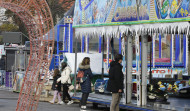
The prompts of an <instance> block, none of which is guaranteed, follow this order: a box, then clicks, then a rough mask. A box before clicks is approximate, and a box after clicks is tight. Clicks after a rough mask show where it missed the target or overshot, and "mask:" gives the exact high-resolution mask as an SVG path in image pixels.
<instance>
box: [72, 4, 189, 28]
mask: <svg viewBox="0 0 190 111" xmlns="http://www.w3.org/2000/svg"><path fill="white" fill-rule="evenodd" d="M189 2H190V0H76V2H75V13H74V27H75V26H77V25H86V24H103V25H104V24H105V25H106V24H112V23H113V24H122V23H127V22H131V21H134V22H135V23H136V24H138V23H143V22H146V23H147V21H150V22H152V23H153V22H156V21H157V22H172V21H174V22H175V21H178V22H180V21H188V20H190V18H189V11H190V3H189ZM182 18H183V19H182ZM184 18H185V19H184ZM166 19H167V20H166ZM168 20H170V21H168Z"/></svg>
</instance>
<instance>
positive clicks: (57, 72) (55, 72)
mask: <svg viewBox="0 0 190 111" xmlns="http://www.w3.org/2000/svg"><path fill="white" fill-rule="evenodd" d="M58 75H60V72H59V69H54V75H53V78H54V77H56V76H58Z"/></svg>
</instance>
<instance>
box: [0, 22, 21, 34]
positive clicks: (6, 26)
mask: <svg viewBox="0 0 190 111" xmlns="http://www.w3.org/2000/svg"><path fill="white" fill-rule="evenodd" d="M0 30H1V31H2V32H17V31H18V30H19V28H18V26H16V25H14V24H9V23H4V24H2V25H1V26H0Z"/></svg>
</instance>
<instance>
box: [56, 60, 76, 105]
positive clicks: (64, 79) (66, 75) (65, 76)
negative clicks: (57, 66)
mask: <svg viewBox="0 0 190 111" xmlns="http://www.w3.org/2000/svg"><path fill="white" fill-rule="evenodd" d="M61 71H62V72H61V77H60V78H58V79H57V82H60V81H61V83H62V86H63V103H62V104H64V103H65V99H66V97H67V98H68V99H69V102H68V103H67V105H70V104H72V103H73V100H71V97H70V95H69V92H68V91H69V86H70V85H71V78H70V74H71V72H72V70H71V68H70V67H69V66H67V63H66V62H63V63H62V64H61Z"/></svg>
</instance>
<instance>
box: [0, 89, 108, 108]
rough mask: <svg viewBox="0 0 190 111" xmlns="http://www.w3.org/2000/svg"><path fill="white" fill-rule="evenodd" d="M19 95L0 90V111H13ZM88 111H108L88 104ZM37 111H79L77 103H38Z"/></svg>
mask: <svg viewBox="0 0 190 111" xmlns="http://www.w3.org/2000/svg"><path fill="white" fill-rule="evenodd" d="M18 96H19V93H14V92H12V91H7V90H1V89H0V111H15V109H16V104H17V99H18ZM88 108H89V110H90V111H109V109H108V108H106V107H105V106H100V107H99V108H98V109H93V107H92V104H88ZM37 111H80V108H79V105H78V103H75V104H72V105H57V104H50V103H48V102H39V106H38V109H37Z"/></svg>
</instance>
